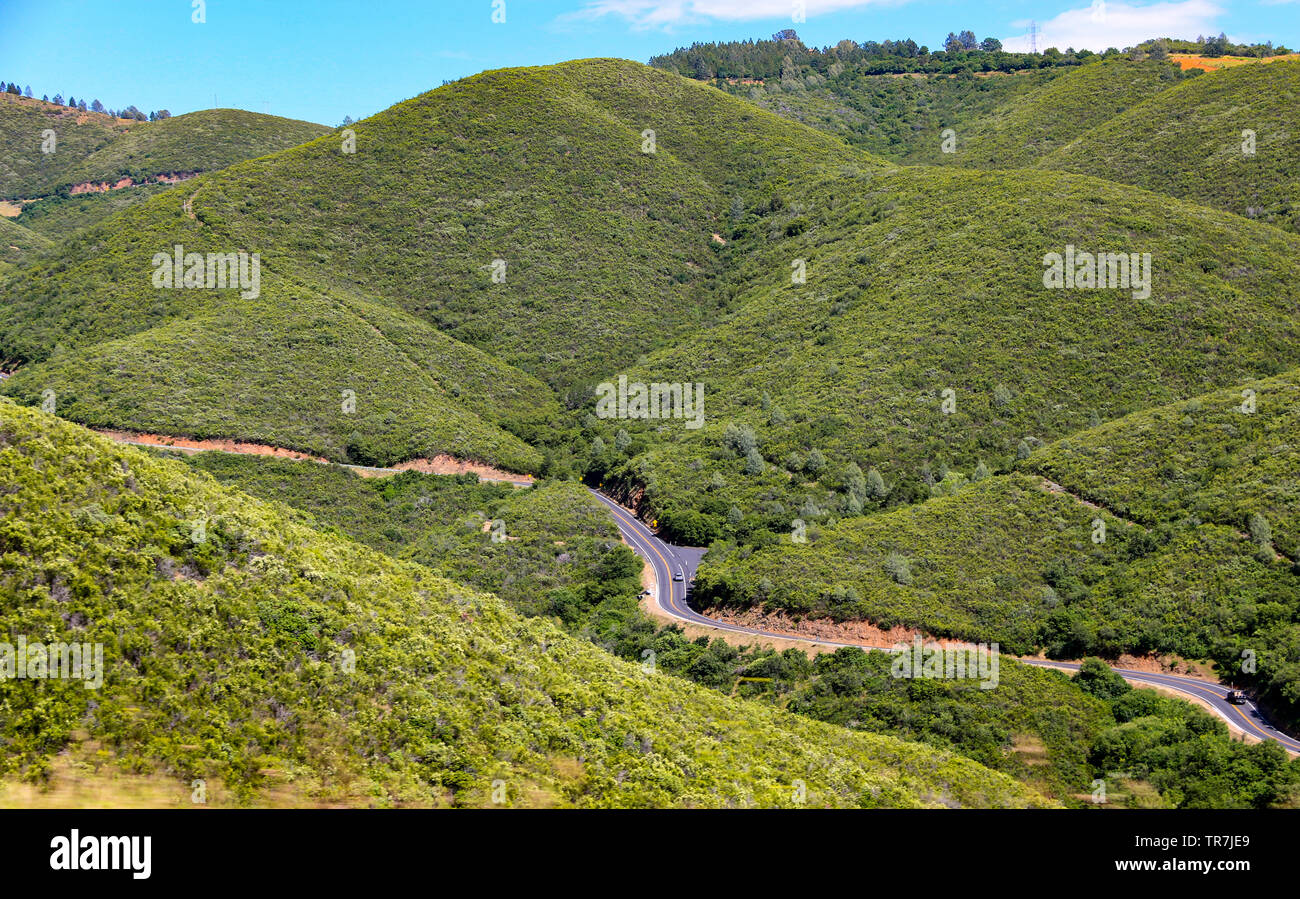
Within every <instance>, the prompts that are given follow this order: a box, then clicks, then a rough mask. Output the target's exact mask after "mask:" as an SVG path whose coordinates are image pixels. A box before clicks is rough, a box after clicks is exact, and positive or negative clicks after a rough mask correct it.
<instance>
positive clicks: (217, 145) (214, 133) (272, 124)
mask: <svg viewBox="0 0 1300 899" xmlns="http://www.w3.org/2000/svg"><path fill="white" fill-rule="evenodd" d="M330 131H331V129H330V128H327V127H325V126H324V125H317V124H314V123H312V122H302V121H298V120H297V119H285V118H281V117H280V116H270V115H263V114H261V113H256V112H248V111H246V110H243V109H204V110H200V111H198V112H191V113H187V114H185V115H179V116H172V117H171V118H169V119H163V120H162V121H161V122H150V123H148V124H147V125H141V126H139V127H136V128H133V129H131V130H130V131H128V132H126V133H125V134H123V135H121V136H120V137H118V138H117V139H116V140H114V141H113V142H112V143H110V144H109V145H107V146H105V147H102V148H101V149H99V150H96V151H95V152H94V153H91V154H90V155H89V156H87V157H86V158H85V159H82V160H81V161H80V162H78V163H77V164H76V165H75V166H73V168H72V169H71V170H70V171H69V173H68V175H67V176H66V177H67V178H68V179H70V180H71V182H72V183H78V182H82V181H110V182H111V181H116V180H117V179H119V178H124V177H129V178H134V179H135V180H137V181H139V180H143V179H146V178H149V177H151V176H155V175H165V174H183V173H196V172H210V171H214V170H216V169H222V168H225V167H226V166H228V165H231V164H233V163H236V162H240V161H242V160H244V159H252V158H254V157H257V156H265V155H267V154H268V153H275V152H277V151H279V150H285V149H288V148H289V147H296V146H297V145H298V144H305V143H307V142H308V141H310V140H314V139H315V138H318V137H320V136H321V135H324V134H328V133H330Z"/></svg>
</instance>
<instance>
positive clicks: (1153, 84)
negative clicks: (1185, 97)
mask: <svg viewBox="0 0 1300 899" xmlns="http://www.w3.org/2000/svg"><path fill="white" fill-rule="evenodd" d="M1184 77H1185V76H1184V75H1183V74H1182V73H1181V71H1180V70H1179V68H1178V66H1176V65H1174V64H1173V63H1168V62H1156V61H1150V60H1148V61H1146V62H1133V61H1131V60H1127V59H1107V60H1099V61H1097V62H1093V63H1089V64H1087V65H1083V66H1080V67H1078V68H1077V69H1071V70H1070V71H1069V72H1066V73H1065V74H1063V75H1061V76H1059V77H1057V78H1053V79H1052V80H1051V81H1049V82H1047V83H1046V84H1045V85H1043V86H1042V87H1041V88H1039V89H1038V90H1035V91H1032V92H1029V93H1025V94H1021V95H1019V96H1017V97H1015V98H1014V99H1012V100H1011V101H1010V102H1007V103H1005V104H1003V105H1001V106H998V107H996V108H994V109H992V110H991V111H990V113H989V114H988V115H987V116H984V117H981V118H979V119H976V120H973V121H971V122H970V123H969V125H968V127H967V128H965V129H961V130H958V133H957V152H956V153H952V154H945V153H943V152H941V147H940V145H939V141H938V140H937V139H936V140H934V141H933V143H932V145H930V146H929V147H923V148H922V151H921V152H918V153H915V154H913V155H912V157H911V158H910V159H909V161H910V162H914V163H930V164H948V165H959V166H972V167H976V168H1020V167H1023V166H1029V165H1033V164H1034V163H1036V162H1037V161H1038V160H1039V159H1041V158H1042V157H1043V156H1045V155H1046V154H1048V153H1050V152H1052V151H1053V150H1056V149H1057V148H1059V147H1062V146H1064V145H1066V144H1068V143H1070V142H1071V141H1073V140H1075V139H1076V138H1078V137H1079V136H1080V135H1084V134H1087V133H1088V132H1089V131H1090V130H1091V129H1093V128H1096V127H1098V126H1100V125H1102V124H1103V123H1105V122H1106V121H1108V120H1110V119H1111V118H1113V117H1114V116H1116V115H1119V114H1120V113H1122V112H1124V111H1125V110H1127V109H1130V108H1131V107H1134V106H1137V105H1138V104H1140V103H1142V102H1144V101H1146V100H1148V99H1150V98H1151V97H1152V96H1155V95H1157V94H1159V93H1160V92H1162V91H1164V90H1168V89H1169V88H1171V87H1173V86H1174V85H1176V84H1177V83H1178V82H1179V81H1180V80H1181V79H1183V78H1184ZM1089 174H1093V173H1091V172H1090V173H1089Z"/></svg>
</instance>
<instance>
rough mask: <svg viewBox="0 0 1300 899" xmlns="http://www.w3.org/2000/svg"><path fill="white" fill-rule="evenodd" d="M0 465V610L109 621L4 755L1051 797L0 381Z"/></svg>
mask: <svg viewBox="0 0 1300 899" xmlns="http://www.w3.org/2000/svg"><path fill="white" fill-rule="evenodd" d="M0 481H2V482H3V485H4V489H3V493H2V497H3V498H0V507H3V510H4V516H3V521H4V523H5V524H4V526H3V537H2V539H3V541H4V543H5V548H6V552H5V554H4V555H3V562H2V564H3V568H4V574H3V577H0V595H3V598H4V602H3V608H4V609H5V613H4V615H3V618H4V621H3V625H4V630H5V632H6V633H10V634H31V635H32V636H33V638H39V639H41V640H45V641H54V640H58V639H63V640H75V641H78V642H88V643H95V642H102V643H103V644H104V660H105V676H104V682H103V687H102V688H101V689H99V690H97V691H92V690H87V689H85V688H84V686H83V684H81V683H77V682H76V681H69V680H26V679H24V680H17V681H15V682H14V683H13V685H11V686H10V687H8V688H7V689H6V690H5V691H4V693H3V694H2V695H0V706H2V707H3V710H4V714H3V715H0V728H3V730H0V736H2V737H3V739H4V741H5V744H6V747H7V749H6V752H5V753H4V755H3V757H2V759H0V765H3V769H4V771H5V772H6V773H7V774H8V775H10V776H11V777H12V776H21V777H22V778H24V779H27V780H33V781H38V782H39V781H40V780H42V779H43V778H44V777H45V776H47V775H48V774H49V772H50V771H51V764H52V762H51V760H52V757H53V756H54V755H55V754H56V753H60V752H64V751H68V752H71V753H72V754H73V756H74V757H80V755H81V754H83V753H87V752H89V751H90V747H98V748H99V750H100V751H99V753H98V755H97V756H95V759H96V760H95V764H96V765H99V766H103V765H108V766H112V767H120V766H128V767H129V768H131V769H132V770H134V771H136V772H156V773H158V774H159V775H163V776H165V777H169V778H174V780H173V782H174V783H177V789H176V793H177V795H178V796H188V795H189V792H190V790H191V781H192V780H193V779H196V778H203V779H205V780H206V781H208V782H209V784H210V786H209V791H210V795H211V796H212V800H211V801H214V802H218V803H219V804H232V803H241V804H242V803H249V804H258V803H259V802H260V801H263V800H265V799H268V798H269V794H270V793H271V792H272V791H278V792H280V793H286V792H287V793H289V794H290V795H292V796H293V797H295V799H296V801H299V802H313V801H314V802H330V803H345V804H377V805H457V806H486V805H489V804H491V803H492V801H493V795H494V793H495V794H496V796H497V797H499V798H500V799H501V800H502V801H504V803H505V804H508V805H522V806H538V805H543V806H545V805H562V806H575V805H576V806H629V805H637V806H668V805H682V806H695V807H712V806H751V805H758V806H771V805H789V804H792V803H793V802H797V801H798V800H797V799H794V798H793V797H795V796H796V793H797V792H798V790H797V786H798V785H797V784H795V781H796V780H798V781H802V782H803V784H804V785H805V789H806V793H805V794H804V795H805V796H806V802H807V803H808V804H812V805H831V806H871V807H887V806H888V807H893V806H938V805H945V804H951V805H995V806H1002V805H1038V804H1044V803H1043V800H1042V799H1041V798H1040V797H1038V796H1036V794H1034V793H1032V792H1031V791H1029V790H1028V789H1026V788H1024V787H1022V786H1021V785H1019V784H1017V783H1015V782H1014V781H1012V780H1010V779H1009V778H1007V777H1005V776H1003V775H999V774H995V773H993V772H991V771H989V770H988V769H986V768H983V767H981V766H979V765H977V764H975V763H974V762H971V761H969V760H965V759H962V758H961V757H959V756H955V755H952V754H950V753H944V752H939V751H936V750H933V749H930V748H928V747H924V746H920V745H917V744H908V743H904V742H902V741H899V740H895V739H892V738H888V737H879V736H874V735H866V734H853V733H850V732H848V731H845V730H842V729H838V728H834V727H831V726H829V725H823V724H819V723H816V722H810V721H807V720H805V719H801V718H799V717H797V716H793V715H789V714H785V713H779V712H774V711H772V710H768V709H763V708H760V707H756V706H752V705H749V704H746V703H743V702H741V701H738V700H733V699H729V698H726V697H723V696H720V695H718V694H716V693H714V692H712V691H709V690H705V689H703V688H699V687H694V686H691V685H687V684H683V683H680V682H676V681H674V680H672V679H668V678H661V677H657V676H655V675H654V674H652V673H647V672H645V671H643V670H642V669H641V668H639V667H637V666H634V665H630V664H627V663H623V662H619V661H616V660H613V659H611V658H609V657H608V656H607V655H605V654H604V653H602V652H601V651H600V650H598V649H596V648H594V647H591V646H589V645H587V644H585V643H582V642H580V641H576V640H573V639H571V638H569V637H567V636H566V635H565V634H564V633H563V632H561V631H559V630H558V629H556V628H555V627H553V626H551V625H549V624H546V623H543V622H538V621H529V620H525V619H522V618H519V617H518V616H516V615H515V614H514V613H512V612H510V611H508V610H507V609H506V608H505V607H504V606H503V605H502V603H501V602H500V601H499V600H498V599H496V598H495V597H493V596H491V595H490V594H484V593H478V592H475V591H472V590H468V589H465V588H462V587H460V586H459V585H457V584H455V583H453V582H451V581H447V580H444V579H441V578H438V577H436V576H434V575H432V574H431V573H430V572H429V571H428V570H427V569H424V568H421V567H420V566H417V565H411V564H406V563H401V562H397V561H394V560H392V559H390V558H388V557H386V556H383V555H382V554H380V553H377V552H375V551H373V550H370V549H368V548H366V547H364V546H363V545H361V544H359V543H355V542H352V541H350V540H346V539H343V538H340V537H335V536H329V535H325V534H321V533H319V532H317V531H315V530H312V529H310V528H309V527H307V526H306V525H304V524H303V523H302V522H300V521H298V520H294V518H293V516H291V515H289V514H287V513H286V512H285V510H284V507H282V506H278V505H271V504H267V503H265V502H262V501H259V500H255V499H253V498H251V497H249V496H247V495H245V494H241V493H237V492H232V491H229V490H227V489H225V488H222V487H220V486H219V485H217V484H216V482H214V481H212V480H211V479H209V478H206V477H203V476H200V475H197V474H195V473H194V472H192V471H191V470H190V469H188V468H187V467H186V466H185V465H183V464H181V463H179V462H175V461H170V460H165V459H159V458H156V457H154V456H151V455H150V454H148V453H146V452H143V451H140V450H136V449H133V448H128V447H120V446H116V445H113V444H111V443H109V442H108V441H106V440H104V439H103V438H99V437H96V436H94V435H92V434H90V433H88V432H86V431H85V430H83V429H81V428H78V427H75V426H72V425H69V424H66V423H64V422H61V421H58V420H57V419H54V418H52V417H50V416H46V415H43V414H42V413H40V412H36V411H34V410H27V409H22V408H19V407H16V406H14V405H12V404H9V403H4V402H0ZM37 508H39V509H40V510H41V512H40V514H39V515H35V514H32V510H34V509H37ZM124 546H125V547H130V552H129V553H127V554H125V555H124V554H123V552H122V547H124ZM394 672H401V673H402V676H401V677H400V678H399V679H398V680H394ZM92 700H93V702H92ZM38 708H39V710H40V712H39V714H36V713H35V710H36V709H38ZM705 746H707V749H704V747H705ZM830 756H833V757H834V759H835V763H834V764H827V759H828V757H830Z"/></svg>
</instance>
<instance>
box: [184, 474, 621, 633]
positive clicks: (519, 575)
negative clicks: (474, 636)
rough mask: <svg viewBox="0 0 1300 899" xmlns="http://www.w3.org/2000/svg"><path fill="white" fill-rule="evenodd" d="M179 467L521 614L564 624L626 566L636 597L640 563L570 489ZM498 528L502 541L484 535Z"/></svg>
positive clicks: (609, 524) (610, 525)
mask: <svg viewBox="0 0 1300 899" xmlns="http://www.w3.org/2000/svg"><path fill="white" fill-rule="evenodd" d="M185 461H186V462H187V463H188V464H189V465H191V466H193V467H194V468H197V469H200V470H202V471H206V472H208V473H209V474H211V475H213V476H214V477H215V478H217V479H218V480H219V481H221V482H222V483H223V484H228V485H230V486H232V487H234V488H237V489H239V490H242V491H244V492H246V493H250V494H252V495H254V496H258V497H261V498H264V499H271V500H276V501H279V502H283V503H285V504H287V505H289V506H292V507H294V508H297V509H301V510H303V511H305V512H307V513H308V514H309V515H311V516H312V519H313V521H314V522H315V523H316V527H318V529H325V528H328V529H333V530H334V531H336V532H338V533H341V534H346V535H347V536H348V537H351V538H352V539H354V540H358V541H360V542H362V543H365V544H366V545H367V546H371V547H373V548H375V549H378V550H379V551H381V552H384V553H386V554H388V555H391V556H394V557H398V558H403V559H408V560H411V561H415V562H418V563H420V564H421V565H424V566H425V567H427V568H429V569H430V570H432V571H434V572H436V573H438V574H440V575H442V576H444V577H446V578H448V579H451V580H455V581H457V582H459V583H463V584H471V585H473V586H475V587H478V588H480V589H483V590H489V591H491V592H493V593H495V594H497V595H498V596H500V597H501V598H502V599H504V600H506V601H507V602H508V603H509V604H510V605H511V606H512V607H513V608H514V609H516V610H517V611H520V612H523V613H525V614H530V615H555V614H560V615H561V616H562V617H564V612H566V611H568V609H566V608H565V604H566V603H578V604H580V605H581V604H582V597H581V596H573V595H571V591H573V590H575V589H579V590H580V589H582V588H583V586H584V585H586V584H596V583H598V582H600V581H603V580H612V579H614V578H615V577H616V576H617V573H618V572H621V570H622V569H623V568H625V567H626V566H627V565H628V564H629V563H630V565H631V571H632V572H633V581H634V582H636V584H637V585H636V587H635V589H636V590H639V589H640V586H639V581H638V580H637V579H638V578H639V576H640V572H641V565H640V563H639V562H637V561H636V560H635V558H632V557H631V553H630V551H629V550H627V549H626V548H625V547H624V546H623V544H622V543H621V542H620V541H619V536H618V531H617V529H616V528H615V527H614V522H613V520H612V519H611V518H610V516H609V512H608V511H607V510H606V509H605V507H604V506H602V505H601V504H600V503H598V502H597V501H596V500H595V499H593V498H592V497H591V495H590V494H589V493H588V492H587V490H586V489H585V488H583V487H582V486H580V485H578V484H576V483H572V482H551V483H547V484H545V485H539V486H537V487H533V488H529V489H525V490H519V489H516V488H515V487H513V486H512V485H510V484H500V483H477V482H476V479H475V478H473V477H472V476H471V477H459V476H456V477H446V476H437V475H424V474H418V473H416V472H405V473H403V474H401V475H397V476H395V477H390V478H382V479H373V478H361V477H358V476H357V475H355V474H353V473H352V472H351V471H349V470H348V469H344V468H337V467H332V466H328V467H327V466H319V465H310V464H300V463H296V462H290V461H286V460H283V459H273V458H267V457H257V456H234V455H229V454H225V453H199V454H197V455H193V456H188V457H186V459H185ZM497 521H499V522H501V523H502V524H501V528H502V530H503V532H504V534H505V536H506V539H505V540H503V541H494V540H493V539H492V535H491V533H490V528H486V527H485V525H486V524H487V523H488V522H497ZM625 555H626V556H627V557H628V558H624V556H625ZM574 611H577V609H574Z"/></svg>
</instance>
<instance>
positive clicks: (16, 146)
mask: <svg viewBox="0 0 1300 899" xmlns="http://www.w3.org/2000/svg"><path fill="white" fill-rule="evenodd" d="M143 127H148V125H147V123H145V124H141V123H139V122H128V121H126V120H125V119H115V118H113V117H111V116H107V115H104V114H102V113H98V112H79V111H77V110H75V109H69V108H68V107H66V106H56V105H54V104H53V103H43V102H41V101H40V100H34V99H30V98H25V97H16V96H14V95H13V94H8V93H0V143H3V145H4V146H5V148H6V152H5V154H4V158H3V159H0V199H3V200H17V199H33V198H35V197H44V196H48V195H49V194H52V193H54V192H55V191H57V190H58V188H59V186H60V185H66V184H69V183H72V182H70V181H69V180H68V178H69V174H68V173H69V172H71V170H72V169H73V167H75V166H76V165H77V164H78V163H79V162H81V161H82V160H84V159H85V158H86V157H88V156H90V155H91V154H92V153H94V152H96V151H97V150H100V149H103V148H104V147H106V146H108V145H109V144H111V143H112V142H113V141H114V140H117V139H118V138H119V137H121V136H122V135H124V134H126V133H128V132H129V131H131V130H132V129H134V128H143ZM47 131H53V132H54V135H55V137H54V143H53V144H52V145H50V144H46V146H48V147H49V149H50V150H52V152H48V153H47V152H42V145H43V144H45V142H46V140H47V137H48V135H46V132H47Z"/></svg>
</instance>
